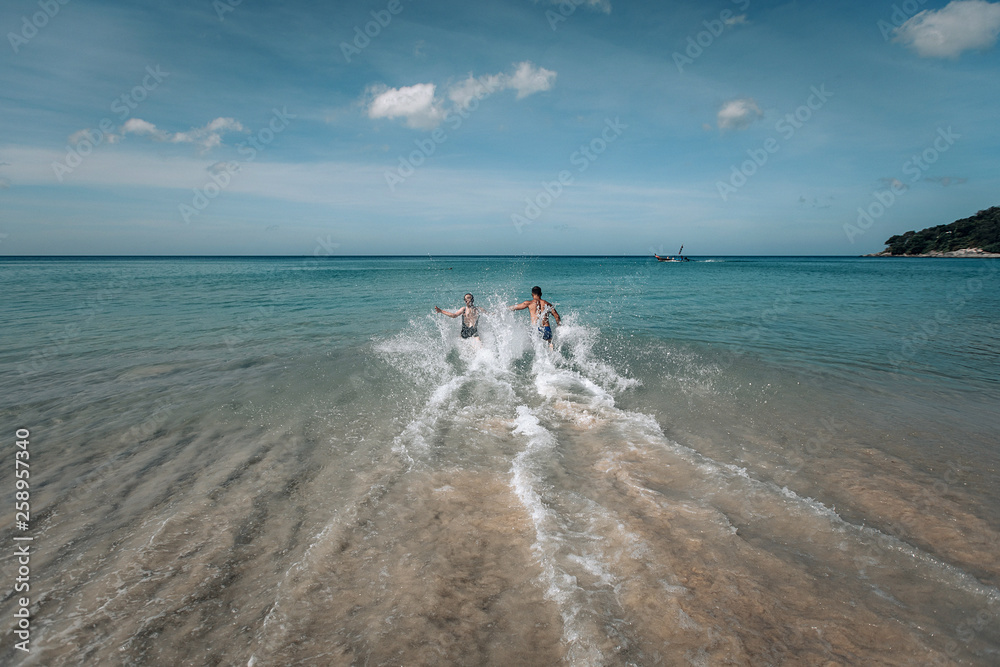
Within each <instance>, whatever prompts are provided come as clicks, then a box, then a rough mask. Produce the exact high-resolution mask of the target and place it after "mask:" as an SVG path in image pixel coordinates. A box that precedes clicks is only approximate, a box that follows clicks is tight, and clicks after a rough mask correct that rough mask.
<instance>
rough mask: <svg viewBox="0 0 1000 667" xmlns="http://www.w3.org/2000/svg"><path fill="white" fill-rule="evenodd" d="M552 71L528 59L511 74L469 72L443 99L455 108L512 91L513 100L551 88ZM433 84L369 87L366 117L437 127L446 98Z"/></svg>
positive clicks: (554, 73) (428, 127) (553, 77)
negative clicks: (505, 91) (439, 94)
mask: <svg viewBox="0 0 1000 667" xmlns="http://www.w3.org/2000/svg"><path fill="white" fill-rule="evenodd" d="M556 76H557V74H556V72H553V71H552V70H548V69H545V68H544V67H539V66H537V65H535V64H534V63H532V62H530V61H527V60H525V61H523V62H520V63H517V64H516V65H515V66H514V71H513V72H512V73H505V72H500V73H497V74H484V75H482V76H478V77H477V76H473V75H472V74H471V73H470V74H469V75H468V76H467V77H466V78H465V79H462V80H461V81H459V82H458V83H456V84H453V85H452V86H450V87H449V88H448V92H447V95H446V96H447V100H448V101H450V102H451V104H452V106H453V107H454V108H455V109H460V110H461V109H467V108H469V106H470V105H471V104H472V101H473V100H482V99H485V98H486V97H489V96H490V95H492V94H494V93H496V92H499V91H501V90H516V91H517V99H519V100H520V99H523V98H525V97H527V96H529V95H533V94H535V93H540V92H543V91H546V90H551V89H552V86H553V85H554V84H555V80H556ZM436 90H437V87H436V86H435V84H433V83H418V84H415V85H413V86H404V87H402V88H388V87H387V86H385V85H381V84H376V85H373V86H369V87H368V89H367V90H366V91H365V96H366V97H367V98H370V101H369V102H368V103H367V113H368V117H369V118H404V119H405V121H406V124H407V126H409V127H412V128H416V129H423V130H429V129H432V128H435V127H437V126H438V125H439V124H440V123H441V121H442V120H444V117H445V116H446V115H447V114H448V112H449V109H447V108H446V101H445V100H442V99H440V98H438V97H437V95H436Z"/></svg>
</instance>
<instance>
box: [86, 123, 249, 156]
mask: <svg viewBox="0 0 1000 667" xmlns="http://www.w3.org/2000/svg"><path fill="white" fill-rule="evenodd" d="M244 129H245V128H244V127H243V125H242V124H241V123H240V122H239V121H238V120H236V119H234V118H216V119H215V120H213V121H211V122H210V123H208V124H207V125H205V126H204V127H195V128H191V129H190V130H188V131H187V132H176V133H174V134H171V133H170V132H167V131H165V130H161V129H160V128H158V127H156V125H154V124H153V123H150V122H149V121H147V120H143V119H141V118H129V119H128V120H127V121H125V124H124V125H122V126H121V127H119V128H118V134H114V133H113V132H109V133H107V134H105V135H104V140H105V141H107V142H108V143H109V144H116V143H118V142H119V141H121V140H122V138H123V137H125V136H127V135H129V134H135V135H138V136H148V137H151V138H152V139H153V140H155V141H169V142H171V143H190V144H195V145H197V146H198V147H199V148H200V152H202V153H204V152H205V151H208V150H209V149H212V148H215V147H216V146H219V145H221V144H222V135H223V134H224V133H225V132H243V131H244ZM94 135H95V131H94V130H89V129H88V130H79V131H78V132H74V133H73V134H71V135H70V137H69V142H70V143H71V144H74V145H75V144H79V143H80V142H81V141H83V140H84V139H86V140H88V141H92V140H93V137H94Z"/></svg>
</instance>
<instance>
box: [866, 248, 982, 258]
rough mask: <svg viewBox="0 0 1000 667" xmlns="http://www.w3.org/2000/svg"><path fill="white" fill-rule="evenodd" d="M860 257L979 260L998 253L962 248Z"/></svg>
mask: <svg viewBox="0 0 1000 667" xmlns="http://www.w3.org/2000/svg"><path fill="white" fill-rule="evenodd" d="M862 257H979V258H993V257H1000V253H998V252H986V251H985V250H983V249H982V248H962V249H961V250H950V251H948V252H941V251H938V250H932V251H931V252H924V253H920V254H919V255H894V254H892V252H890V251H889V250H883V251H882V252H876V253H872V254H870V255H862Z"/></svg>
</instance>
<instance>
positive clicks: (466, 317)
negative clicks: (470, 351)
mask: <svg viewBox="0 0 1000 667" xmlns="http://www.w3.org/2000/svg"><path fill="white" fill-rule="evenodd" d="M475 300H476V297H474V296H472V295H471V294H466V295H465V305H464V306H462V307H461V308H459V309H458V310H456V311H455V312H454V313H449V312H448V311H447V310H441V309H440V308H438V307H437V306H434V312H436V313H441V314H442V315H447V316H448V317H458V316H459V315H461V316H462V338H475V339H476V342H482V341H480V340H479V328H478V326H477V325H478V324H479V316H480V315H481V314H483V313H485V312H486V311H485V310H483V309H482V308H480V307H479V306H476V305H473V303H474V302H475Z"/></svg>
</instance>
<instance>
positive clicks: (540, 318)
mask: <svg viewBox="0 0 1000 667" xmlns="http://www.w3.org/2000/svg"><path fill="white" fill-rule="evenodd" d="M525 308H527V309H528V312H529V313H531V324H532V326H536V327H538V333H540V334H541V335H542V340H544V341H548V343H549V349H555V345H554V344H553V343H552V327H551V326H549V313H552V317H554V318H555V319H556V324H562V320H561V319H560V318H559V313H557V312H556V307H555V306H553V305H552V304H551V303H549V302H548V301H546V300H545V299H543V298H542V288H541V287H538V286H537V285H536V286H534V287H532V288H531V298H530V299H528V300H527V301H522V302H521V303H519V304H517V305H516V306H508V309H509V310H524V309H525Z"/></svg>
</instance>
